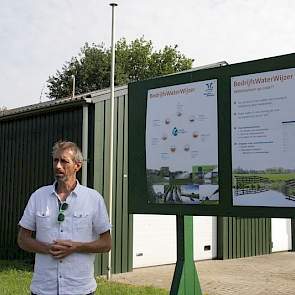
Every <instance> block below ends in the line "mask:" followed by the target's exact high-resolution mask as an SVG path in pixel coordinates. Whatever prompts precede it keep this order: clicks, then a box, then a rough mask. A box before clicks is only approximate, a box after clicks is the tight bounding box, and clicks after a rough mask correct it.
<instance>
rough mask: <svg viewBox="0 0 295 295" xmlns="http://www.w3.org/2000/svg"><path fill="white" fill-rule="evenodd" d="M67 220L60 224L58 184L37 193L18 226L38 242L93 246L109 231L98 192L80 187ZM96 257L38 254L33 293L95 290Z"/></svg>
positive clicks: (50, 294)
mask: <svg viewBox="0 0 295 295" xmlns="http://www.w3.org/2000/svg"><path fill="white" fill-rule="evenodd" d="M66 202H67V203H68V204H69V206H68V208H67V209H66V210H65V211H64V215H65V219H64V221H62V222H58V220H57V216H58V213H59V204H58V195H57V193H56V191H55V184H53V185H49V186H44V187H41V188H39V189H38V190H37V191H35V192H34V193H33V194H32V195H31V197H30V199H29V201H28V204H27V206H26V208H25V211H24V214H23V216H22V218H21V220H20V222H19V225H20V226H21V227H23V228H26V229H28V230H31V231H35V232H36V240H38V241H41V242H44V243H52V242H53V241H54V240H57V239H60V240H72V241H76V242H91V241H94V240H97V239H98V238H99V235H100V234H102V233H104V232H107V231H108V230H110V228H111V225H110V222H109V218H108V214H107V210H106V206H105V203H104V199H103V198H102V196H101V195H100V194H99V193H98V192H97V191H95V190H93V189H90V188H87V187H85V186H82V185H80V184H79V183H77V185H76V187H75V189H74V190H73V191H72V192H71V194H70V195H69V196H68V197H67V199H66ZM94 259H95V254H93V253H73V254H71V255H69V256H67V257H65V258H63V259H62V260H58V259H55V258H53V257H52V256H51V255H47V254H40V253H36V258H35V267H34V275H33V279H32V284H31V291H32V292H33V293H36V294H38V295H57V294H59V295H78V294H79V295H82V294H88V293H91V292H93V291H95V289H96V281H95V279H94Z"/></svg>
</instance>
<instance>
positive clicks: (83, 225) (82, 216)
mask: <svg viewBox="0 0 295 295" xmlns="http://www.w3.org/2000/svg"><path fill="white" fill-rule="evenodd" d="M90 225H91V224H90V214H89V213H87V212H81V211H76V212H74V213H73V226H74V229H75V230H85V229H89V228H90Z"/></svg>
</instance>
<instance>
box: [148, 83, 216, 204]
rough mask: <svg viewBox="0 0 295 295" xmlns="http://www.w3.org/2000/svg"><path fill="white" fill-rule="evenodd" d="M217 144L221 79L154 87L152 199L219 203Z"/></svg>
mask: <svg viewBox="0 0 295 295" xmlns="http://www.w3.org/2000/svg"><path fill="white" fill-rule="evenodd" d="M217 144H218V138H217V80H209V81H201V82H194V83H189V84H183V85H176V86H170V87H164V88H158V89H152V90H149V91H148V98H147V120H146V167H147V184H148V190H149V201H150V202H151V203H157V204H167V203H169V204H203V205H205V204H207V205H209V204H218V200H219V193H218V146H217Z"/></svg>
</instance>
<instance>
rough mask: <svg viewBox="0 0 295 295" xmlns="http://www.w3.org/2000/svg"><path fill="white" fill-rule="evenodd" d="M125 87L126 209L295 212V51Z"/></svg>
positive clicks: (191, 212) (264, 213) (182, 212)
mask: <svg viewBox="0 0 295 295" xmlns="http://www.w3.org/2000/svg"><path fill="white" fill-rule="evenodd" d="M128 92H129V94H128V96H129V102H128V103H129V212H130V213H154V214H157V213H159V214H178V215H179V214H180V215H221V216H249V217H253V216H261V217H293V216H294V214H295V152H294V150H295V94H294V93H295V54H290V55H285V56H280V57H274V58H268V59H263V60H258V61H252V62H247V63H241V64H235V65H227V66H222V67H218V68H211V69H205V70H204V69H203V70H196V71H192V72H187V73H181V74H175V75H171V76H166V77H160V78H156V79H151V80H147V81H142V82H137V83H132V84H130V85H129V89H128Z"/></svg>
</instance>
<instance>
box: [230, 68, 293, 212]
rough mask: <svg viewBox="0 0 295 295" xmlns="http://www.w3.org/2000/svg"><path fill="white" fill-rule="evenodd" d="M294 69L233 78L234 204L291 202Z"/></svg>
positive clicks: (284, 204) (257, 204) (280, 204)
mask: <svg viewBox="0 0 295 295" xmlns="http://www.w3.org/2000/svg"><path fill="white" fill-rule="evenodd" d="M294 93H295V69H294V68H291V69H286V70H278V71H270V72H263V73H255V74H251V75H243V76H238V77H232V78H231V101H232V114H231V115H232V116H231V117H232V167H233V171H232V174H233V205H235V206H267V207H295V112H294V106H295V99H294Z"/></svg>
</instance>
